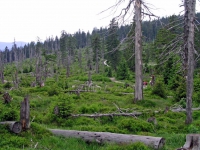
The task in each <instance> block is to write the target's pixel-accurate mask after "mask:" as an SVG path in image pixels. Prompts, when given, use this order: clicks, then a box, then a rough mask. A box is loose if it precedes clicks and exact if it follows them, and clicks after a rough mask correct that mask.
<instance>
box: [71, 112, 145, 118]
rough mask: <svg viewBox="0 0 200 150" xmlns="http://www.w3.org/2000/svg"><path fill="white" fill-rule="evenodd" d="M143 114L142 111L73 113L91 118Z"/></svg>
mask: <svg viewBox="0 0 200 150" xmlns="http://www.w3.org/2000/svg"><path fill="white" fill-rule="evenodd" d="M139 115H142V113H141V112H135V113H109V114H76V115H74V114H72V115H71V116H72V117H89V118H97V117H104V116H107V117H113V116H131V117H136V116H139Z"/></svg>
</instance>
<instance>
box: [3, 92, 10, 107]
mask: <svg viewBox="0 0 200 150" xmlns="http://www.w3.org/2000/svg"><path fill="white" fill-rule="evenodd" d="M3 99H4V103H5V104H8V103H10V102H11V100H12V98H11V97H10V95H9V93H7V92H6V93H4V94H3Z"/></svg>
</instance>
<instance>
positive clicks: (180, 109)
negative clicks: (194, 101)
mask: <svg viewBox="0 0 200 150" xmlns="http://www.w3.org/2000/svg"><path fill="white" fill-rule="evenodd" d="M170 110H171V111H172V112H186V109H184V108H171V109H170ZM196 110H200V108H192V111H196Z"/></svg>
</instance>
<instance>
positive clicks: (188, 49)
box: [184, 0, 196, 124]
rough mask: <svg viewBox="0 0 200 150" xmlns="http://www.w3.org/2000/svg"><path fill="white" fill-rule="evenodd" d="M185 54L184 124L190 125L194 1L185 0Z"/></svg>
mask: <svg viewBox="0 0 200 150" xmlns="http://www.w3.org/2000/svg"><path fill="white" fill-rule="evenodd" d="M184 4H185V30H186V31H185V32H184V33H185V37H184V38H185V40H186V41H185V53H188V58H187V59H188V61H187V66H186V67H187V68H186V73H187V77H186V115H187V116H186V121H185V123H186V124H190V123H192V94H193V75H194V21H195V5H196V0H185V2H184Z"/></svg>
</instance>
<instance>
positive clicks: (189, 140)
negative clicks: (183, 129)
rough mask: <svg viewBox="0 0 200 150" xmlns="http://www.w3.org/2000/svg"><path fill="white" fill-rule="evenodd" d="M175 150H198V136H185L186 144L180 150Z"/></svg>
mask: <svg viewBox="0 0 200 150" xmlns="http://www.w3.org/2000/svg"><path fill="white" fill-rule="evenodd" d="M177 150H200V134H188V135H186V142H185V144H184V146H183V147H182V148H178V149H177Z"/></svg>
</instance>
